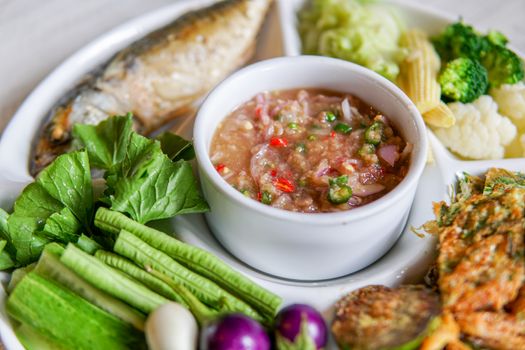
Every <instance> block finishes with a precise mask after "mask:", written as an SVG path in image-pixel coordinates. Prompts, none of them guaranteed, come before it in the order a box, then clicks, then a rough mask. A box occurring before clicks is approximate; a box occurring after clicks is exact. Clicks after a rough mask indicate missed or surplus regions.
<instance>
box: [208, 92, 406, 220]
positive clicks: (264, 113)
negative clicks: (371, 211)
mask: <svg viewBox="0 0 525 350" xmlns="http://www.w3.org/2000/svg"><path fill="white" fill-rule="evenodd" d="M411 151H412V145H411V144H409V143H407V142H405V140H403V138H402V137H401V136H400V133H399V132H397V130H396V129H395V127H394V126H393V125H392V123H391V122H390V120H389V118H388V116H386V115H384V114H382V113H381V112H379V111H377V110H376V109H374V108H373V107H371V106H370V105H369V104H367V103H365V102H364V101H363V100H361V99H360V98H358V97H356V96H353V95H350V94H346V93H339V92H334V91H327V90H321V89H293V90H281V91H270V92H262V93H259V94H258V95H256V96H255V97H254V98H253V99H251V100H250V101H248V102H246V103H244V104H242V105H241V106H239V107H237V108H236V109H235V110H234V111H233V112H232V113H231V114H230V115H228V116H227V117H226V118H225V119H224V120H223V121H222V122H221V123H220V124H219V126H218V128H217V130H216V132H215V135H214V137H213V140H212V144H211V150H210V157H211V161H212V163H213V164H214V166H215V169H216V171H217V172H218V173H219V175H220V176H222V178H223V179H224V180H225V181H227V182H228V183H229V184H230V185H232V186H233V187H234V188H235V189H237V190H238V191H239V192H241V193H242V194H243V195H245V196H246V197H249V198H252V199H254V200H257V201H259V202H261V203H263V204H266V205H270V206H272V207H275V208H281V209H285V210H290V211H295V212H304V213H320V212H337V211H342V210H349V209H352V208H356V207H359V206H362V205H365V204H367V203H370V202H372V201H374V200H376V199H378V198H380V197H382V196H384V195H385V194H386V193H388V192H389V191H391V190H392V189H393V188H394V187H396V186H397V184H399V183H400V182H401V180H402V179H403V178H404V177H405V175H406V174H407V171H408V168H409V165H410V153H411Z"/></svg>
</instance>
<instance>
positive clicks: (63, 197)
mask: <svg viewBox="0 0 525 350" xmlns="http://www.w3.org/2000/svg"><path fill="white" fill-rule="evenodd" d="M36 183H38V184H40V185H41V186H42V188H44V189H45V191H46V192H47V193H48V194H49V195H50V196H51V197H53V198H54V199H56V200H57V201H59V202H60V203H62V204H63V205H64V206H65V207H67V208H68V209H69V210H71V212H72V213H73V214H74V215H75V217H76V218H77V219H78V221H80V222H81V223H82V225H84V226H85V227H89V226H90V224H91V218H92V217H93V184H92V182H91V171H90V167H89V158H88V154H87V152H86V151H77V152H72V153H67V154H63V155H61V156H59V157H57V158H56V159H55V160H54V161H53V163H51V165H49V166H48V167H47V168H45V169H44V170H43V171H42V172H41V173H40V174H39V175H38V177H37V179H36ZM55 211H58V210H55Z"/></svg>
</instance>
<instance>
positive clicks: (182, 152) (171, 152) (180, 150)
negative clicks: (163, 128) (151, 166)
mask: <svg viewBox="0 0 525 350" xmlns="http://www.w3.org/2000/svg"><path fill="white" fill-rule="evenodd" d="M157 140H159V141H160V147H161V149H162V152H164V153H165V154H166V155H167V156H168V157H169V158H170V159H171V160H173V161H177V160H181V159H182V160H192V159H193V158H195V150H194V149H193V144H192V143H191V141H188V140H185V139H184V138H182V137H180V136H179V135H175V134H173V133H171V132H165V133H162V134H161V135H159V136H158V137H157Z"/></svg>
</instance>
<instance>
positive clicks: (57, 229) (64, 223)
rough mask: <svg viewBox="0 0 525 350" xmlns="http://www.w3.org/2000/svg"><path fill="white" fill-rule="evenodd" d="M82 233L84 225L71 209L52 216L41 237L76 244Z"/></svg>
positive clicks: (65, 209)
mask: <svg viewBox="0 0 525 350" xmlns="http://www.w3.org/2000/svg"><path fill="white" fill-rule="evenodd" d="M81 233H82V224H81V223H80V222H79V221H78V220H77V218H76V217H75V215H74V214H73V213H72V212H71V210H69V208H64V209H62V210H61V211H59V212H56V213H53V214H51V216H50V217H49V218H48V219H47V220H46V224H45V225H44V229H43V231H42V232H41V233H40V235H41V236H43V237H45V238H46V239H48V240H50V241H54V242H62V243H68V242H75V241H76V240H77V239H78V237H79V236H80V234H81Z"/></svg>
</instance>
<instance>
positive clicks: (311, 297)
mask: <svg viewBox="0 0 525 350" xmlns="http://www.w3.org/2000/svg"><path fill="white" fill-rule="evenodd" d="M211 2H213V0H191V1H189V0H188V1H184V2H178V3H176V4H174V5H171V6H168V7H165V8H161V9H159V10H156V11H154V12H151V13H149V14H146V15H144V16H141V17H138V18H136V19H134V20H132V21H129V22H127V23H125V24H123V25H121V26H119V27H117V28H115V29H114V30H112V31H110V32H108V33H107V34H105V35H103V36H101V37H100V38H99V39H97V40H95V41H93V42H92V43H91V44H89V45H87V46H85V47H84V48H83V49H81V50H79V51H78V52H77V53H76V54H74V55H73V56H71V57H70V58H69V59H68V60H66V61H65V62H64V63H63V64H61V65H60V66H59V67H58V68H57V69H55V70H54V71H53V72H52V73H51V74H50V75H49V76H48V77H47V78H46V79H45V80H44V81H42V83H40V84H39V85H38V87H37V88H36V89H35V90H34V91H33V93H32V94H31V95H30V96H29V97H28V98H27V99H26V100H25V102H24V103H23V104H22V106H21V107H20V108H19V110H18V111H17V113H16V114H15V116H14V117H13V119H12V121H11V122H10V123H9V125H8V127H7V129H6V130H5V132H4V135H3V137H2V139H1V140H0V207H2V208H7V207H9V206H10V205H11V204H12V202H13V200H14V198H16V196H17V195H18V193H19V192H20V190H21V189H22V188H23V187H24V186H25V185H26V184H27V183H28V182H30V181H32V178H31V176H30V175H29V171H28V162H29V157H30V152H31V146H32V141H33V139H34V137H35V135H36V134H37V132H38V129H39V127H40V126H41V123H42V118H43V117H44V116H45V115H46V112H47V111H48V110H49V108H50V107H51V106H52V105H53V104H54V103H55V101H56V100H57V99H58V98H59V97H60V96H62V95H63V94H64V93H65V92H66V91H67V90H68V89H69V88H70V87H71V86H73V85H74V83H75V82H76V81H77V80H78V79H79V78H80V77H81V76H82V75H84V74H85V73H87V72H89V71H90V70H91V69H93V68H95V67H96V66H97V65H99V64H100V63H102V62H104V61H105V60H107V59H108V58H109V57H111V56H112V55H113V54H114V53H115V52H116V51H118V50H119V49H121V48H123V47H125V46H127V45H128V44H129V43H131V42H133V41H134V40H136V39H138V38H140V37H142V36H143V35H144V34H145V33H147V32H150V31H152V30H154V29H157V28H159V27H162V26H163V25H165V24H166V23H168V22H170V21H171V20H172V19H173V18H176V17H178V16H179V15H180V14H181V13H183V12H186V11H188V10H189V9H192V8H198V7H201V6H205V5H206V4H209V3H211ZM302 3H303V0H280V1H279V2H278V3H277V5H278V6H277V7H278V8H276V6H274V8H273V9H272V11H271V13H270V15H269V17H268V20H267V23H266V25H265V28H264V29H263V32H262V33H261V36H260V38H259V42H258V50H257V55H256V57H255V60H261V59H264V58H269V57H275V56H280V55H298V54H299V53H300V42H299V38H298V35H297V32H296V31H295V24H296V16H295V13H296V10H297V9H298V8H299V7H300V6H301V5H302ZM389 4H390V5H391V6H393V7H395V8H397V9H398V10H399V12H400V14H401V15H402V17H403V18H404V20H405V21H406V23H407V24H408V26H409V27H411V26H415V27H420V28H422V29H423V30H426V31H428V32H429V33H437V32H438V31H439V30H440V29H441V28H443V27H444V26H445V25H446V24H447V23H450V22H451V21H454V20H455V19H457V18H456V17H453V16H447V15H444V14H440V13H437V12H435V11H430V10H428V9H426V8H424V7H422V6H415V5H409V4H404V3H403V2H401V1H399V2H396V1H391V2H389ZM177 124H178V125H176V127H175V128H174V131H176V132H179V133H180V134H182V135H184V136H186V137H191V129H192V124H193V120H192V119H191V118H186V119H182V120H179V121H178V123H177ZM430 137H431V141H432V145H433V148H434V153H435V157H436V163H434V164H431V165H428V166H427V168H426V170H425V172H424V174H423V177H422V179H421V182H420V184H419V187H418V192H417V194H416V198H415V201H414V205H413V208H412V211H411V214H410V217H409V221H408V224H407V227H406V229H405V232H404V233H403V234H402V236H401V238H400V239H399V241H398V242H397V243H396V245H395V246H394V247H393V248H392V249H391V250H390V251H389V252H388V253H387V254H386V255H385V256H384V257H383V258H381V259H380V260H379V261H377V262H376V263H374V264H373V265H371V266H369V267H368V268H366V269H364V270H362V271H359V272H357V273H354V274H351V275H348V276H346V277H341V278H338V279H334V280H329V281H319V282H309V283H302V282H299V281H289V280H282V279H278V278H274V277H272V276H268V275H265V274H264V273H261V272H259V271H255V270H253V269H251V268H250V267H249V266H246V265H245V264H243V263H242V262H240V261H238V260H237V259H235V258H234V257H232V256H231V255H230V254H228V253H227V252H226V251H225V250H224V249H223V248H222V247H221V246H220V245H219V244H218V243H217V241H216V240H215V239H214V238H213V236H212V235H211V233H210V232H209V230H208V227H207V226H206V222H205V221H204V218H203V216H202V215H186V216H181V217H178V218H176V219H174V220H172V221H170V222H166V223H164V224H165V225H166V227H164V228H165V229H166V230H168V231H170V232H172V231H175V232H176V235H177V236H178V237H180V238H181V239H182V240H184V241H186V242H188V243H191V244H194V245H196V246H199V247H202V248H204V249H207V250H209V251H211V252H213V253H215V254H216V255H218V256H220V257H221V258H223V259H224V260H225V261H227V262H228V263H229V264H230V265H231V266H233V267H234V268H236V269H238V270H240V271H242V272H243V273H245V274H246V275H248V276H250V277H251V278H252V279H254V280H255V281H256V282H258V283H260V284H262V285H263V286H265V287H266V288H268V289H270V290H272V291H274V292H275V293H277V294H279V295H281V296H283V297H284V299H285V302H286V303H292V302H306V303H309V304H312V305H314V306H316V307H317V308H319V309H320V310H322V311H323V312H324V313H325V316H326V317H327V319H329V318H330V317H331V306H332V305H333V303H334V301H335V300H337V299H338V298H339V297H340V296H341V295H343V294H344V293H346V292H348V291H350V290H353V289H356V288H359V287H362V286H365V285H368V284H385V285H397V284H400V283H403V282H412V281H417V280H419V279H420V278H421V277H422V275H423V274H424V273H425V272H426V270H427V268H428V266H429V264H430V262H431V261H432V258H433V256H434V250H435V241H434V239H433V238H432V237H429V236H425V237H419V236H417V235H416V234H414V233H413V232H412V230H411V228H412V227H419V226H421V224H423V223H424V222H425V221H427V220H429V219H431V218H432V216H433V214H432V210H431V209H432V205H431V203H432V201H439V200H441V199H444V198H446V193H447V185H446V184H449V183H451V182H453V180H454V178H455V176H456V174H457V173H458V172H462V171H469V172H471V173H479V172H483V171H484V170H486V169H487V168H488V167H490V166H501V167H505V168H507V169H513V170H523V169H525V159H512V160H501V161H481V162H462V161H459V160H457V159H455V158H454V157H453V156H451V155H450V153H449V152H447V150H446V149H444V148H443V147H442V146H441V144H440V143H439V141H437V139H435V137H434V136H433V135H430ZM371 224H372V223H371ZM370 239H374V238H373V237H370ZM319 263H321V264H330V263H333V264H336V263H337V261H320V262H319ZM2 277H3V278H4V279H6V278H8V276H6V275H5V274H4V275H3V276H2ZM4 300H5V293H4V291H3V289H1V288H0V336H1V338H2V341H3V343H4V345H5V346H6V348H7V349H8V350H13V349H22V347H21V345H20V343H19V342H18V340H17V339H16V337H15V336H14V334H13V332H12V330H11V326H10V324H9V321H8V319H7V317H6V314H5V309H4ZM332 346H333V345H332Z"/></svg>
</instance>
